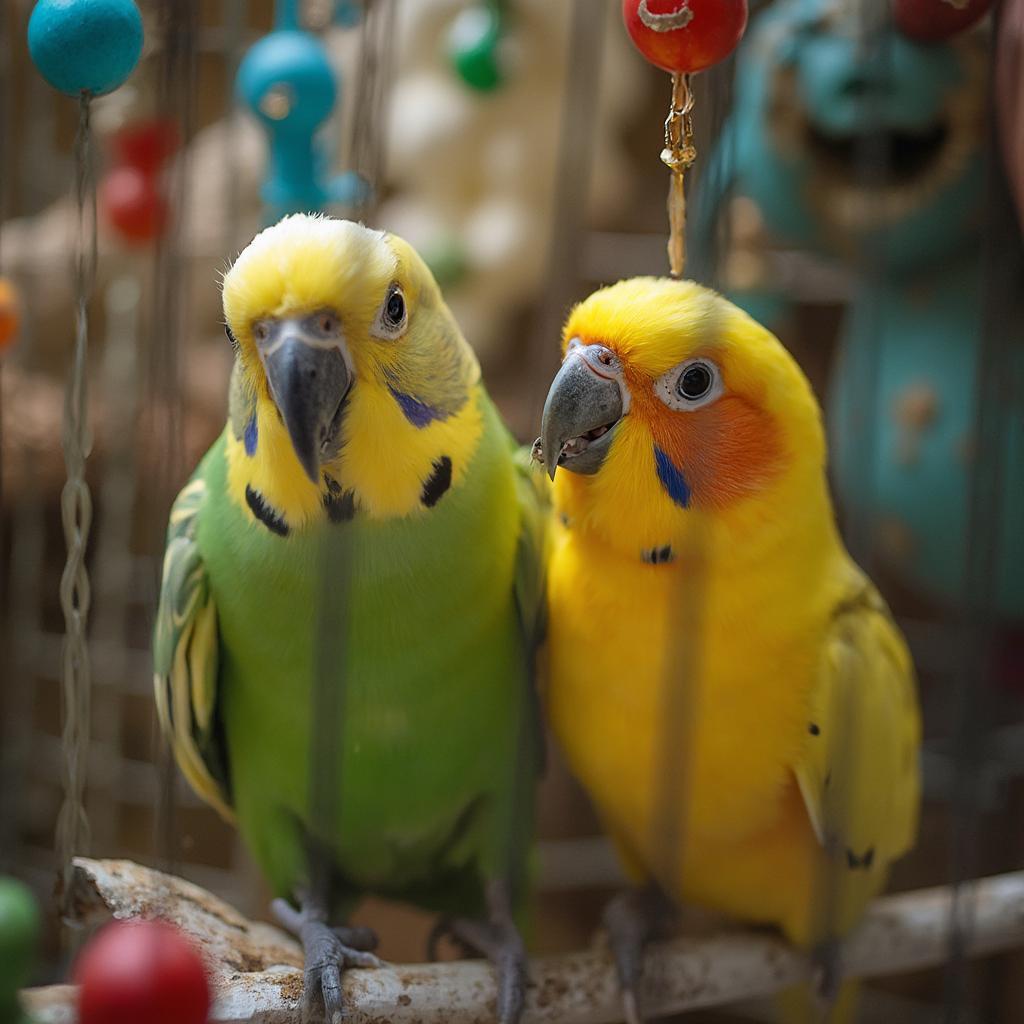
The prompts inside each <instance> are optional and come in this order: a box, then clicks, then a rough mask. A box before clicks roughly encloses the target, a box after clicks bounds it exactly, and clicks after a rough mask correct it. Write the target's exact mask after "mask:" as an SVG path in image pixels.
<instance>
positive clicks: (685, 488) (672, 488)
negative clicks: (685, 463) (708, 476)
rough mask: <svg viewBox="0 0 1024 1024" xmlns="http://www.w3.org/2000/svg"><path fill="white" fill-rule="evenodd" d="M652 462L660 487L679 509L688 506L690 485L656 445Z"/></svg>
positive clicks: (680, 471)
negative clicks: (656, 468)
mask: <svg viewBox="0 0 1024 1024" xmlns="http://www.w3.org/2000/svg"><path fill="white" fill-rule="evenodd" d="M654 461H655V463H657V466H658V479H659V480H660V481H661V486H662V487H664V488H665V490H666V491H667V492H668V496H669V497H670V498H671V499H672V500H673V501H674V502H675V503H676V504H677V505H679V506H680V508H686V507H687V506H688V505H689V504H690V485H689V484H688V483H687V482H686V477H685V476H683V472H682V470H681V469H679V467H678V466H677V465H676V464H675V463H674V462H673V461H672V460H671V459H670V458H669V457H668V456H667V455H666V454H665V453H664V452H663V451H662V450H661V449H660V448H659V447H658V446H657V445H655V446H654Z"/></svg>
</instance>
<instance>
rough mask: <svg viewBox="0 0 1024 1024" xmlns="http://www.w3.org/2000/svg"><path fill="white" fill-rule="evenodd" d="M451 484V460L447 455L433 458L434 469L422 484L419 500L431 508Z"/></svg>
mask: <svg viewBox="0 0 1024 1024" xmlns="http://www.w3.org/2000/svg"><path fill="white" fill-rule="evenodd" d="M451 485H452V460H451V459H450V458H448V456H447V455H442V456H441V458H439V459H435V460H434V470H433V472H432V473H431V474H430V476H429V477H428V478H427V481H426V483H425V484H424V485H423V491H422V492H421V494H420V501H422V502H423V504H424V505H426V506H427V508H433V507H434V506H435V505H436V504H437V503H438V502H439V501H440V500H441V497H442V495H443V494H444V492H445V491H447V490H448V488H449V487H451Z"/></svg>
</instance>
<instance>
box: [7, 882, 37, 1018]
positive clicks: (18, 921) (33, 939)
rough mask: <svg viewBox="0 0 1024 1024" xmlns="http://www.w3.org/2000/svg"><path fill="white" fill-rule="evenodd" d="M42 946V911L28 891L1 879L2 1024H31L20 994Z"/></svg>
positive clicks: (29, 977) (22, 886)
mask: <svg viewBox="0 0 1024 1024" xmlns="http://www.w3.org/2000/svg"><path fill="white" fill-rule="evenodd" d="M38 942H39V911H38V910H37V909H36V903H35V900H34V899H33V898H32V893H31V892H29V890H28V887H27V886H24V885H22V884H21V882H16V881H15V880H14V879H13V878H0V1024H31V1021H30V1018H29V1017H28V1016H27V1015H26V1014H25V1012H24V1011H23V1010H22V1008H21V1003H20V1002H19V1001H18V991H19V990H20V989H22V988H24V987H25V986H26V985H28V983H29V981H30V980H31V975H32V964H33V961H34V960H35V955H36V946H37V944H38Z"/></svg>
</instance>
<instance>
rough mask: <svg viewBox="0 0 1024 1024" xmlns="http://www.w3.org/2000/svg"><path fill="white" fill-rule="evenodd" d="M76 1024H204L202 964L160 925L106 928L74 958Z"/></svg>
mask: <svg viewBox="0 0 1024 1024" xmlns="http://www.w3.org/2000/svg"><path fill="white" fill-rule="evenodd" d="M75 981H76V982H77V983H78V985H79V995H78V1021H79V1024H205V1022H206V1018H207V1014H208V1013H209V1010H210V1001H211V1000H210V986H209V983H208V981H207V979H206V970H205V968H204V967H203V961H202V959H201V958H200V956H199V954H198V953H197V952H196V950H195V948H194V947H193V946H192V944H191V943H190V942H189V941H188V940H187V939H186V938H185V937H184V936H183V935H182V934H181V932H179V931H178V929H177V928H175V927H173V926H172V925H170V924H167V923H166V922H163V921H143V920H141V919H135V920H131V921H117V922H115V923H114V924H110V925H107V926H106V927H105V928H104V929H103V930H102V931H100V932H99V934H98V935H97V936H96V938H95V939H93V941H92V942H90V943H89V945H88V946H87V947H86V948H85V951H84V952H83V953H82V955H81V957H79V960H78V964H77V966H76V969H75Z"/></svg>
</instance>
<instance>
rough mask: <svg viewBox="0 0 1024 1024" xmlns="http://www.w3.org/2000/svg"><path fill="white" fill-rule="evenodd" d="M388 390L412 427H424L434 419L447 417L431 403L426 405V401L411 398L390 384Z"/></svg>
mask: <svg viewBox="0 0 1024 1024" xmlns="http://www.w3.org/2000/svg"><path fill="white" fill-rule="evenodd" d="M388 390H389V391H390V392H391V394H392V395H394V398H395V401H396V402H397V403H398V407H399V408H400V409H401V410H402V412H403V413H404V414H405V418H406V419H407V420H408V421H409V422H410V423H411V424H412V425H413V426H414V427H426V426H428V425H429V424H431V423H433V422H434V420H443V419H447V418H448V417H447V414H446V413H443V412H441V410H440V409H435V408H434V407H433V406H432V405H427V403H426V402H421V401H420V400H419V399H417V398H413V397H412V395H407V394H406V393H405V392H404V391H399V390H398V389H397V388H395V387H393V386H392V385H390V384H389V385H388Z"/></svg>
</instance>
